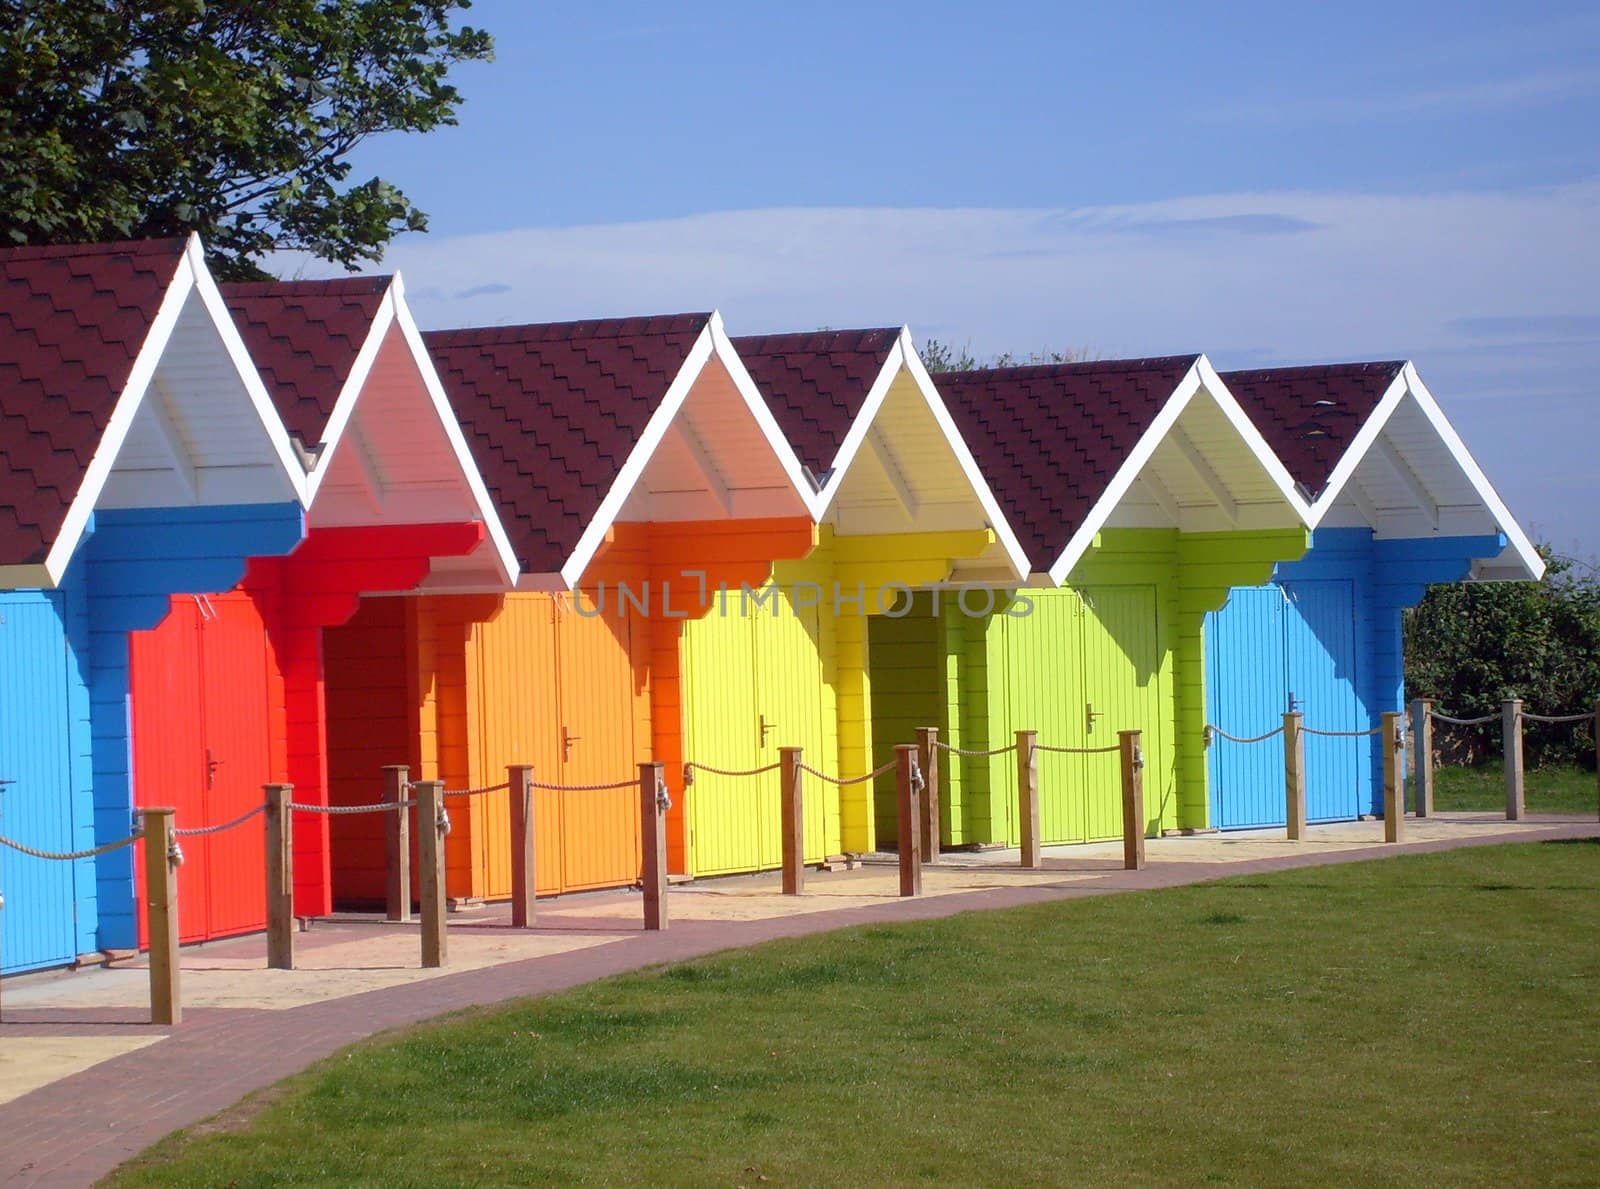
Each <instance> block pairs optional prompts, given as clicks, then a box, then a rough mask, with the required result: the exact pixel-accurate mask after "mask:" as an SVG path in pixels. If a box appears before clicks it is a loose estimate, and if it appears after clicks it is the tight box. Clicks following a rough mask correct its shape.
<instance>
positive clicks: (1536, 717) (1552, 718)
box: [1522, 710, 1594, 723]
mask: <svg viewBox="0 0 1600 1189" xmlns="http://www.w3.org/2000/svg"><path fill="white" fill-rule="evenodd" d="M1522 717H1523V718H1526V719H1528V720H1529V721H1531V722H1553V723H1566V722H1588V721H1589V720H1590V719H1591V718H1593V717H1594V715H1592V714H1557V715H1547V714H1535V713H1533V711H1531V710H1524V711H1523V712H1522Z"/></svg>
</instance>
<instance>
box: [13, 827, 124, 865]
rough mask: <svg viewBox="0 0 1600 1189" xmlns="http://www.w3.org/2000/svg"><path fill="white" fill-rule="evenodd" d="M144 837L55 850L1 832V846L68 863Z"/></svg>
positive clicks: (109, 850) (109, 851)
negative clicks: (87, 847) (42, 847)
mask: <svg viewBox="0 0 1600 1189" xmlns="http://www.w3.org/2000/svg"><path fill="white" fill-rule="evenodd" d="M143 837H144V835H143V834H134V835H131V836H130V837H127V838H121V839H118V840H117V841H116V842H108V843H106V844H105V845H104V846H97V847H95V848H94V849H93V850H68V851H54V850H36V849H35V848H34V847H31V846H24V845H22V843H20V842H17V841H15V840H14V839H11V838H7V837H6V836H5V835H4V834H0V846H9V847H10V848H11V849H12V850H14V851H18V852H20V853H22V854H25V855H32V856H33V857H34V858H36V859H50V860H53V861H55V862H58V863H67V862H71V861H73V860H75V859H92V858H94V857H95V856H96V855H107V854H110V853H111V852H112V851H114V850H121V849H122V848H123V847H125V846H132V845H133V844H134V843H135V842H138V841H139V839H141V838H143Z"/></svg>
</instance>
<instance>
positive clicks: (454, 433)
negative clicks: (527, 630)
mask: <svg viewBox="0 0 1600 1189" xmlns="http://www.w3.org/2000/svg"><path fill="white" fill-rule="evenodd" d="M384 304H385V305H386V306H392V308H393V317H394V322H395V324H396V325H397V326H399V328H400V333H401V334H402V335H404V336H405V340H406V346H407V348H409V349H410V351H411V356H412V358H413V359H415V360H416V363H417V371H418V373H419V374H420V375H421V376H422V383H423V385H424V386H425V387H426V388H427V390H428V399H429V400H431V401H432V402H433V407H434V409H435V411H436V412H437V413H438V414H439V421H440V423H441V424H442V425H443V426H444V432H445V436H446V437H447V438H448V439H449V440H450V449H451V450H452V451H454V452H455V456H456V461H457V462H459V463H460V464H461V474H462V477H463V478H464V479H466V481H467V488H468V489H469V490H470V491H471V492H472V500H473V502H474V503H475V504H477V505H478V513H479V515H480V516H482V517H483V524H484V530H485V531H486V532H487V533H488V535H489V541H490V543H491V544H492V545H493V546H494V551H495V554H496V556H497V558H498V560H499V563H500V573H501V576H502V577H503V578H504V579H505V581H506V585H507V586H508V587H509V586H514V585H515V584H516V580H517V575H518V573H519V572H520V571H521V568H522V567H521V565H520V564H519V563H518V561H517V554H516V550H515V549H513V548H512V547H511V538H510V536H509V535H508V534H507V533H506V526H505V525H504V524H503V523H501V520H500V510H499V508H498V507H497V506H496V504H495V502H494V498H493V497H492V496H491V495H490V494H489V488H488V486H487V485H486V484H485V483H484V481H483V473H482V472H481V471H480V470H479V469H478V464H477V462H476V461H475V460H474V459H473V457H472V450H471V448H470V447H469V446H468V445H467V439H466V435H465V434H463V433H462V432H461V422H460V421H459V420H458V419H457V418H456V414H455V410H454V409H453V408H452V407H451V405H450V398H449V397H448V396H447V395H446V394H445V390H444V383H443V381H441V380H440V379H439V373H438V371H437V370H436V369H435V368H434V366H433V357H432V356H431V355H429V354H428V348H427V346H426V344H424V343H423V341H422V332H421V331H419V330H418V329H417V323H416V321H415V319H413V318H412V316H411V307H410V306H408V305H407V304H406V300H405V285H404V282H403V281H402V280H401V278H400V276H399V275H398V274H396V275H395V278H394V280H393V281H392V282H391V283H390V285H389V294H388V298H387V299H386V301H385V303H384ZM367 366H368V368H370V367H371V366H372V365H371V362H370V361H369V362H368V364H367Z"/></svg>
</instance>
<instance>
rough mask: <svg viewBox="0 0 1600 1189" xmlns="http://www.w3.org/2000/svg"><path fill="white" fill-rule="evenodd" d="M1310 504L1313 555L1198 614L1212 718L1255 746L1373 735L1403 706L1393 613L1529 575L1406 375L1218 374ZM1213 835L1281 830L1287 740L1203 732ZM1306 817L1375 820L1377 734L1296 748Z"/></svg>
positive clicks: (1389, 370)
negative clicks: (1437, 594)
mask: <svg viewBox="0 0 1600 1189" xmlns="http://www.w3.org/2000/svg"><path fill="white" fill-rule="evenodd" d="M1222 379H1223V381H1224V382H1225V383H1226V384H1227V386H1228V388H1229V390H1230V391H1231V392H1232V393H1233V394H1234V396H1235V397H1236V398H1237V399H1238V401H1239V403H1240V405H1241V406H1243V407H1244V409H1245V410H1246V411H1247V412H1248V413H1249V414H1250V417H1251V419H1252V420H1253V421H1254V422H1255V424H1256V426H1257V428H1258V429H1260V431H1261V434H1262V436H1263V437H1264V438H1266V439H1267V441H1268V443H1269V444H1270V445H1271V446H1272V448H1273V449H1274V451H1276V452H1277V454H1278V456H1279V458H1281V459H1282V460H1283V462H1284V464H1285V466H1287V467H1288V470H1289V473H1290V474H1291V475H1292V476H1293V477H1294V479H1295V481H1296V483H1297V484H1298V485H1299V486H1300V489H1301V492H1302V494H1303V495H1304V497H1305V499H1306V501H1307V503H1308V505H1309V520H1308V523H1309V524H1310V527H1311V528H1312V534H1311V548H1310V549H1309V550H1307V552H1306V553H1305V555H1304V556H1303V557H1301V558H1300V559H1299V560H1297V561H1293V562H1284V563H1280V564H1279V565H1278V566H1277V567H1276V568H1275V569H1274V571H1273V576H1272V581H1271V582H1268V583H1266V584H1265V585H1262V586H1249V587H1236V588H1234V589H1233V590H1232V591H1231V592H1230V594H1229V597H1228V601H1227V603H1226V605H1225V606H1223V607H1222V609H1221V610H1218V611H1215V612H1213V613H1211V614H1210V615H1208V616H1207V619H1206V625H1205V633H1206V641H1205V643H1206V658H1207V659H1206V675H1207V705H1208V707H1209V709H1210V718H1211V722H1212V723H1214V724H1215V725H1216V726H1217V727H1218V728H1219V729H1220V731H1221V732H1226V733H1227V734H1229V735H1234V736H1239V737H1243V738H1250V737H1253V736H1257V735H1261V734H1265V733H1266V732H1268V731H1271V730H1273V729H1274V728H1276V727H1279V726H1281V725H1282V721H1283V718H1282V716H1283V715H1284V713H1286V712H1291V711H1298V712H1299V713H1301V714H1302V715H1303V716H1304V717H1303V722H1304V725H1305V726H1306V727H1307V728H1309V729H1311V730H1316V731H1365V730H1370V729H1371V728H1373V727H1376V726H1377V725H1379V723H1380V722H1381V716H1382V715H1383V714H1384V713H1385V712H1388V711H1400V710H1402V709H1403V708H1404V706H1405V689H1404V657H1403V652H1402V638H1401V612H1402V611H1403V610H1404V609H1405V608H1407V607H1410V606H1413V605H1415V604H1416V603H1417V602H1418V601H1419V600H1420V599H1421V598H1422V595H1423V593H1424V592H1425V591H1426V589H1427V587H1428V586H1429V585H1430V584H1433V583H1441V582H1460V581H1464V580H1476V581H1506V580H1518V579H1537V578H1539V577H1540V576H1541V575H1542V574H1543V572H1544V563H1543V562H1542V561H1541V560H1540V558H1539V555H1538V553H1537V551H1536V550H1535V549H1534V547H1533V544H1532V543H1531V542H1530V541H1529V539H1528V537H1527V535H1526V534H1525V533H1524V532H1523V530H1522V529H1521V527H1520V526H1519V525H1518V524H1517V522H1516V520H1515V519H1514V518H1513V517H1512V515H1511V513H1510V511H1509V510H1508V509H1507V508H1506V506H1505V504H1504V503H1503V502H1502V501H1501V499H1500V497H1499V496H1498V495H1497V494H1496V493H1495V490H1494V488H1493V486H1492V485H1491V484H1490V483H1489V481H1488V479H1487V478H1486V477H1485V475H1484V473H1483V471H1482V470H1481V469H1480V468H1479V466H1478V464H1477V463H1476V462H1475V461H1474V460H1473V458H1472V456H1471V454H1470V453H1468V451H1467V448H1466V446H1465V445H1464V444H1463V443H1462V441H1461V439H1460V437H1459V436H1458V435H1457V434H1456V432H1455V430H1454V428H1452V426H1451V425H1450V423H1449V421H1448V420H1447V419H1446V418H1445V416H1444V413H1443V412H1442V411H1441V410H1440V408H1439V405H1438V403H1437V402H1436V401H1435V400H1434V398H1433V396H1432V395H1431V394H1430V393H1429V392H1428V390H1427V388H1426V387H1425V386H1424V385H1423V383H1422V380H1421V378H1420V377H1419V376H1418V375H1417V371H1416V368H1415V367H1414V366H1413V365H1412V364H1410V363H1405V362H1387V363H1354V364H1334V365H1329V366H1319V367H1295V368H1271V369H1266V370H1260V371H1248V372H1225V373H1223V376H1222ZM1207 758H1208V776H1209V783H1210V817H1211V825H1212V826H1215V827H1218V828H1220V829H1224V830H1226V829H1239V828H1247V827H1255V826H1274V825H1282V824H1283V823H1284V794H1283V753H1282V748H1281V745H1279V744H1277V743H1276V742H1271V743H1255V744H1249V743H1238V742H1235V741H1233V740H1230V739H1228V738H1226V737H1225V736H1224V735H1223V734H1220V733H1219V734H1216V735H1215V736H1213V738H1212V739H1211V742H1210V746H1209V754H1208V757H1207ZM1305 780H1306V817H1307V819H1308V820H1309V821H1341V820H1352V819H1355V818H1358V817H1362V816H1365V815H1376V814H1381V813H1382V812H1383V758H1382V751H1381V748H1380V747H1379V745H1378V741H1377V739H1376V738H1375V737H1372V736H1345V737H1329V736H1324V735H1308V736H1306V738H1305Z"/></svg>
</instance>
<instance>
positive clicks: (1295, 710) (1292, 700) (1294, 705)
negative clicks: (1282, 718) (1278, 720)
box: [1289, 690, 1300, 714]
mask: <svg viewBox="0 0 1600 1189" xmlns="http://www.w3.org/2000/svg"><path fill="white" fill-rule="evenodd" d="M1289 713H1290V714H1299V713H1300V699H1299V698H1297V697H1295V696H1294V690H1290V691H1289Z"/></svg>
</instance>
